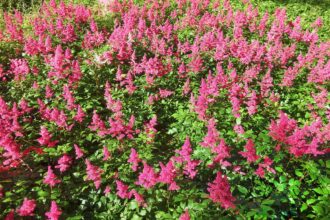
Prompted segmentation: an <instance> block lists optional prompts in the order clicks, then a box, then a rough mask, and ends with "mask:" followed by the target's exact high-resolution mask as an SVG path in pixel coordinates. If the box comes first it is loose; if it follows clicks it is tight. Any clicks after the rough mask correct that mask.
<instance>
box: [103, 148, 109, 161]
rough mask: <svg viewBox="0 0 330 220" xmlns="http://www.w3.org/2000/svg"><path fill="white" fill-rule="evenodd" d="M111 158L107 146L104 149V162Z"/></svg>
mask: <svg viewBox="0 0 330 220" xmlns="http://www.w3.org/2000/svg"><path fill="white" fill-rule="evenodd" d="M110 157H111V154H110V152H109V150H108V148H107V147H106V146H104V147H103V160H104V161H105V160H108V159H109V158H110Z"/></svg>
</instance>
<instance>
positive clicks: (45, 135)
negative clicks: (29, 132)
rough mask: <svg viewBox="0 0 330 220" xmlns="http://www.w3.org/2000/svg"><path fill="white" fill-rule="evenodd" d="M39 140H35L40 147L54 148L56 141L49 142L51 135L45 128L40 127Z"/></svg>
mask: <svg viewBox="0 0 330 220" xmlns="http://www.w3.org/2000/svg"><path fill="white" fill-rule="evenodd" d="M39 134H40V135H41V137H40V138H38V139H37V141H38V142H39V144H40V145H42V146H47V147H54V146H55V145H56V144H57V142H58V141H51V139H52V135H51V134H50V133H49V131H48V130H47V128H46V127H45V126H41V128H40V133H39Z"/></svg>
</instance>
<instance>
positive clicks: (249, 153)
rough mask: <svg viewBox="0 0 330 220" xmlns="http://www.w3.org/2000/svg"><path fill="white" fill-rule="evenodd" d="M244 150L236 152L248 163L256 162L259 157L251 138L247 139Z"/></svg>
mask: <svg viewBox="0 0 330 220" xmlns="http://www.w3.org/2000/svg"><path fill="white" fill-rule="evenodd" d="M244 148H245V150H246V151H245V152H243V151H240V152H238V153H239V154H240V155H242V156H243V157H245V158H246V159H247V161H248V162H249V163H251V162H256V161H257V160H258V159H259V156H258V155H257V154H256V150H255V149H254V143H253V141H252V140H251V139H249V140H248V141H247V143H246V145H245V147H244Z"/></svg>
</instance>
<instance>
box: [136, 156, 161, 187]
mask: <svg viewBox="0 0 330 220" xmlns="http://www.w3.org/2000/svg"><path fill="white" fill-rule="evenodd" d="M157 179H158V176H157V174H156V173H155V171H154V169H153V168H152V167H151V166H149V165H148V164H147V163H146V162H145V161H143V171H142V172H141V173H140V174H139V177H138V181H137V182H136V183H135V184H137V185H140V186H143V187H144V188H146V189H150V188H152V187H153V186H154V185H156V183H157Z"/></svg>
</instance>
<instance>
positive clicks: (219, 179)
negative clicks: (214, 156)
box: [207, 171, 235, 209]
mask: <svg viewBox="0 0 330 220" xmlns="http://www.w3.org/2000/svg"><path fill="white" fill-rule="evenodd" d="M207 185H208V188H207V191H208V192H209V193H210V195H209V196H210V199H212V201H213V202H216V203H220V204H221V206H222V207H223V208H225V209H228V208H235V204H234V203H233V202H234V201H235V198H234V197H233V196H232V194H231V192H230V185H229V182H228V179H227V177H226V176H224V175H222V173H221V172H220V171H219V172H218V173H217V176H216V178H215V180H214V181H213V182H212V183H208V184H207Z"/></svg>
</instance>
